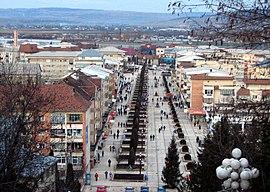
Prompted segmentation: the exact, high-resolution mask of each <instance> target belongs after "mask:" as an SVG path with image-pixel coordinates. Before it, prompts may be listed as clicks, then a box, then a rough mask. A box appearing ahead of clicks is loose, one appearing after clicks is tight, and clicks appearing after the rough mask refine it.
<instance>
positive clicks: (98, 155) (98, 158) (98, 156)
mask: <svg viewBox="0 0 270 192" xmlns="http://www.w3.org/2000/svg"><path fill="white" fill-rule="evenodd" d="M97 160H98V161H100V154H99V153H98V154H97Z"/></svg>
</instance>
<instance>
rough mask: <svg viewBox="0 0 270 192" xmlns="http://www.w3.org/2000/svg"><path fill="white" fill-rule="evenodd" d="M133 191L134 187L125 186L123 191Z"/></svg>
mask: <svg viewBox="0 0 270 192" xmlns="http://www.w3.org/2000/svg"><path fill="white" fill-rule="evenodd" d="M134 191H135V189H134V187H126V188H125V192H134Z"/></svg>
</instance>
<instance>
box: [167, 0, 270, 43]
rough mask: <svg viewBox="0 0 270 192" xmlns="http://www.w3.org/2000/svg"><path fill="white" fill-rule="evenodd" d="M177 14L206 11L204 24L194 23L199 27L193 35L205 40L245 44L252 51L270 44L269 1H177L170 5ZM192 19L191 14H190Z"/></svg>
mask: <svg viewBox="0 0 270 192" xmlns="http://www.w3.org/2000/svg"><path fill="white" fill-rule="evenodd" d="M168 8H169V11H171V12H172V13H173V14H183V13H187V12H193V11H204V12H205V13H204V14H203V15H202V16H201V18H202V19H204V22H197V21H198V20H197V21H196V20H194V19H192V18H191V17H188V16H187V20H190V21H191V20H192V21H193V22H195V23H193V24H194V25H195V24H196V26H197V27H198V28H197V29H196V30H191V33H190V35H193V36H197V37H200V38H201V39H205V38H207V39H211V40H214V41H220V42H221V44H222V43H223V41H224V40H226V41H228V40H229V41H233V42H237V43H241V45H245V46H248V47H254V46H255V47H256V46H260V45H264V46H265V47H268V46H269V43H270V3H269V2H268V0H250V1H243V0H199V1H195V3H192V2H191V1H174V2H171V3H170V4H169V5H168ZM187 15H188V14H187Z"/></svg>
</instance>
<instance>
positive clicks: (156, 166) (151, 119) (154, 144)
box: [84, 71, 206, 192]
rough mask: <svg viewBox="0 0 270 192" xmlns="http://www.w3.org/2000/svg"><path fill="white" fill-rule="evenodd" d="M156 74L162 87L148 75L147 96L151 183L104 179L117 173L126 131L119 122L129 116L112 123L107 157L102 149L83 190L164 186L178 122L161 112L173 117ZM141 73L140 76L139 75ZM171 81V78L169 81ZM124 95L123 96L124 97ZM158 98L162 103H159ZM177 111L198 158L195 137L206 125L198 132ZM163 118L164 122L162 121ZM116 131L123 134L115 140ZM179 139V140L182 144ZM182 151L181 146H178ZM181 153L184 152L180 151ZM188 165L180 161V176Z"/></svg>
mask: <svg viewBox="0 0 270 192" xmlns="http://www.w3.org/2000/svg"><path fill="white" fill-rule="evenodd" d="M155 72H156V73H157V75H156V77H157V78H159V77H160V78H159V85H158V86H157V87H156V88H155V86H154V77H155V76H154V75H153V74H152V73H153V72H152V71H149V74H148V78H149V79H148V82H149V86H148V94H149V99H148V101H149V103H148V124H147V142H146V145H147V148H146V154H147V156H146V159H145V161H146V162H145V170H144V171H143V173H144V174H146V175H147V177H148V180H147V181H143V182H127V181H124V182H119V181H117V182H116V181H114V180H110V177H109V174H108V178H107V179H106V178H105V171H108V172H109V173H110V172H112V174H114V173H115V172H116V169H115V168H116V164H117V162H116V159H115V158H116V155H117V151H118V149H119V147H120V144H121V139H122V135H123V132H124V130H125V128H124V127H121V126H119V127H118V122H126V119H127V115H121V116H120V115H118V116H116V118H115V122H114V123H113V125H112V127H111V131H112V134H109V136H108V137H107V138H106V139H105V140H103V143H104V147H103V150H104V157H102V155H101V154H102V150H99V151H98V153H99V154H100V162H98V163H97V164H96V165H95V167H94V168H93V169H92V170H91V185H92V188H90V186H86V187H85V190H84V191H94V192H95V191H96V187H97V186H98V185H106V186H107V187H108V191H109V192H111V191H115V192H121V191H125V187H126V186H133V187H134V188H135V191H136V192H137V191H140V187H141V186H149V188H150V191H153V192H156V191H157V188H158V187H160V186H164V185H165V184H164V183H163V182H162V180H161V177H162V170H163V166H164V158H165V156H166V153H167V151H168V146H169V144H170V142H171V139H172V136H173V135H174V136H175V138H177V134H175V133H174V126H175V123H174V122H173V119H172V116H171V115H168V119H167V118H166V115H165V116H164V115H161V112H160V111H161V109H162V110H163V111H165V112H166V114H170V112H171V111H170V107H169V105H168V102H165V101H164V102H163V105H162V101H160V97H162V98H163V96H164V95H165V87H164V86H161V85H160V84H162V83H163V80H162V77H161V71H155ZM137 74H138V73H137ZM124 75H125V76H126V77H127V78H128V77H130V78H133V79H134V81H133V84H132V93H133V91H134V86H135V82H136V81H135V77H136V75H133V76H132V75H131V74H124ZM168 81H169V79H168ZM155 92H157V93H158V96H154V94H155ZM132 93H131V94H130V95H128V99H127V101H123V103H117V107H120V106H121V105H126V104H129V102H130V101H131V99H132V95H133V94H132ZM123 95H124V94H123ZM152 98H154V102H152ZM157 99H159V101H157ZM157 102H158V103H159V105H160V107H159V108H157V107H156V103H157ZM176 111H177V114H178V118H179V121H180V124H181V126H182V129H183V132H184V134H185V139H186V141H187V146H188V147H189V150H190V154H191V156H192V159H195V160H196V158H197V147H198V144H197V142H196V137H197V136H198V137H200V138H202V137H203V129H204V128H206V127H204V126H205V125H202V129H201V130H199V129H198V127H194V126H193V124H192V122H191V121H190V120H189V119H187V118H186V114H185V113H184V112H183V109H180V108H179V107H176ZM161 116H162V119H161ZM161 126H162V127H164V126H165V130H164V129H162V130H161V131H159V129H160V127H161ZM117 130H119V132H120V136H119V138H118V139H117V138H115V139H114V137H113V134H114V133H117ZM150 135H155V139H154V140H153V139H150ZM179 141H180V140H177V142H178V143H179ZM110 146H115V149H116V151H115V152H113V151H110ZM179 149H180V145H179ZM179 152H181V151H179ZM179 155H180V160H181V161H182V159H181V158H182V156H183V154H181V153H179ZM109 159H110V160H111V166H110V167H109V166H108V160H109ZM185 164H186V163H184V162H181V164H180V171H181V173H183V172H185V171H186V169H185ZM95 173H98V175H99V179H98V181H96V180H95V177H94V175H95ZM166 191H167V192H172V191H176V190H166Z"/></svg>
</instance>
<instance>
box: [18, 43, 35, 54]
mask: <svg viewBox="0 0 270 192" xmlns="http://www.w3.org/2000/svg"><path fill="white" fill-rule="evenodd" d="M19 52H21V53H37V52H39V49H38V47H37V44H30V43H27V44H21V45H20V48H19Z"/></svg>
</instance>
